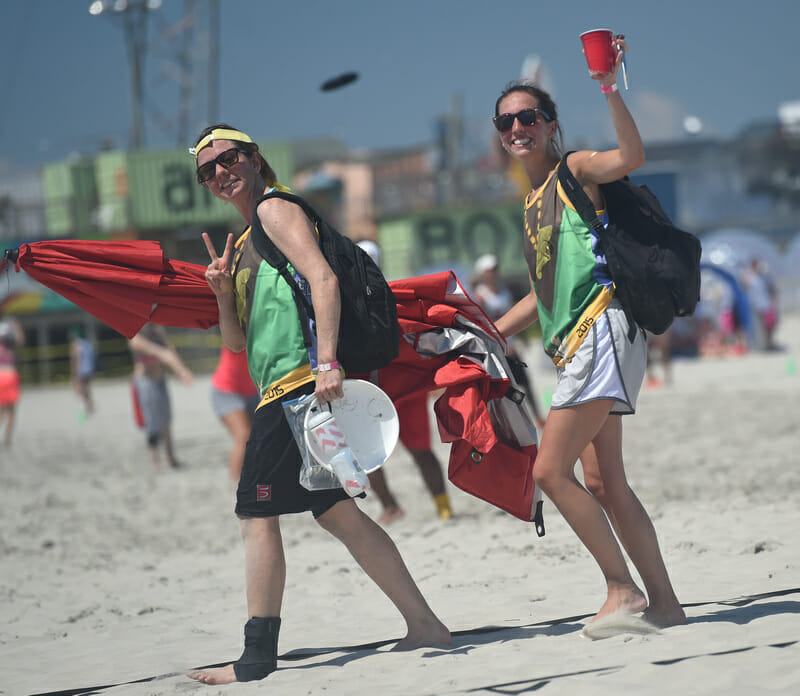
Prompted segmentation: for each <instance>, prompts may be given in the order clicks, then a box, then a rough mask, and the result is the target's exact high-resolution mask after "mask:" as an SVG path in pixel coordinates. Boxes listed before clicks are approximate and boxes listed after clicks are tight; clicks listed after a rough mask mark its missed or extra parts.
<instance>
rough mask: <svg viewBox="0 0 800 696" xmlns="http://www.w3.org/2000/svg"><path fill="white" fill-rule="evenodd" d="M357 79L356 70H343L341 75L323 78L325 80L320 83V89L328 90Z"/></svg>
mask: <svg viewBox="0 0 800 696" xmlns="http://www.w3.org/2000/svg"><path fill="white" fill-rule="evenodd" d="M357 79H358V73H357V72H353V71H350V72H345V73H342V74H341V75H336V76H335V77H331V78H330V79H328V80H325V82H323V83H322V84H321V85H320V90H321V91H323V92H330V91H331V90H334V89H339V88H340V87H344V86H346V85H349V84H350V83H351V82H355V81H356V80H357Z"/></svg>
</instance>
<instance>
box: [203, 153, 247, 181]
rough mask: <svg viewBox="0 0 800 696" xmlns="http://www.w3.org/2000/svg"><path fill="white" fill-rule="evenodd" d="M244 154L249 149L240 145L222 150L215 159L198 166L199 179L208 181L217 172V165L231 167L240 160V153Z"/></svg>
mask: <svg viewBox="0 0 800 696" xmlns="http://www.w3.org/2000/svg"><path fill="white" fill-rule="evenodd" d="M240 152H241V153H242V154H243V155H246V154H247V150H244V149H242V148H240V147H232V148H231V149H230V150H225V152H220V153H219V155H217V156H216V157H215V158H214V159H213V160H210V161H208V162H206V163H205V164H201V165H200V166H199V167H198V168H197V180H198V181H199V182H200V183H201V184H204V183H206V181H209V180H210V179H213V178H214V177H215V176H216V174H217V165H218V164H219V165H221V166H223V167H225V169H230V168H231V167H233V166H234V165H235V164H236V163H237V162H238V161H239V153H240Z"/></svg>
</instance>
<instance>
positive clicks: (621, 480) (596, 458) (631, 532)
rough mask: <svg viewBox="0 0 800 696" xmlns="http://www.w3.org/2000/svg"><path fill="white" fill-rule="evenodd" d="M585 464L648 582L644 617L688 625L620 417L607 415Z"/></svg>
mask: <svg viewBox="0 0 800 696" xmlns="http://www.w3.org/2000/svg"><path fill="white" fill-rule="evenodd" d="M581 464H582V466H583V471H584V482H585V483H586V487H587V488H588V489H589V491H590V492H591V493H592V495H594V497H595V498H597V500H598V501H599V502H600V504H601V505H602V506H603V509H604V510H605V511H606V513H607V514H608V517H609V519H610V520H611V523H612V525H613V526H614V530H615V531H616V533H617V536H618V537H619V539H620V541H621V542H622V545H623V546H624V548H625V550H626V551H627V552H628V556H630V559H631V561H632V562H633V564H634V566H636V570H638V571H639V575H640V576H641V578H642V581H643V582H644V586H645V590H646V591H647V596H648V599H649V604H648V607H647V610H646V611H645V618H646V619H648V620H649V621H650V622H651V623H653V624H655V625H657V626H661V627H666V626H674V625H676V624H684V623H686V615H685V614H684V611H683V608H682V607H681V605H680V602H678V598H677V597H676V596H675V591H674V590H673V588H672V583H671V582H670V579H669V575H668V573H667V569H666V566H665V564H664V559H663V558H662V556H661V551H660V549H659V545H658V537H657V536H656V530H655V528H654V527H653V523H652V521H651V520H650V517H649V515H648V514H647V511H646V510H645V509H644V506H643V505H642V504H641V502H640V501H639V499H638V498H637V497H636V494H635V493H634V492H633V490H631V488H630V486H629V485H628V481H627V478H626V476H625V468H624V466H623V461H622V418H621V417H620V416H610V417H609V418H608V420H607V421H606V424H605V425H604V426H603V427H602V428H601V430H600V432H599V433H598V434H597V435H596V436H595V437H594V439H593V440H592V442H591V443H590V444H589V445H588V447H587V448H586V449H585V450H584V452H583V453H581Z"/></svg>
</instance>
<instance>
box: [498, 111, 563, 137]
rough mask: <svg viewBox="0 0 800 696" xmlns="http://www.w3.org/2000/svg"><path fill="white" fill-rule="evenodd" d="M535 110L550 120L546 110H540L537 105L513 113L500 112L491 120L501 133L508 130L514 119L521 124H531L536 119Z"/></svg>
mask: <svg viewBox="0 0 800 696" xmlns="http://www.w3.org/2000/svg"><path fill="white" fill-rule="evenodd" d="M537 111H538V112H539V113H540V114H541V115H542V116H543V117H544V119H545V120H547V121H549V120H550V117H549V116H548V115H547V112H545V111H542V110H541V109H540V108H539V107H538V106H537V107H536V108H534V109H523V110H522V111H517V113H515V114H500V115H499V116H495V117H494V118H493V119H492V122H493V123H494V127H495V128H497V130H499V131H500V132H501V133H506V132H508V131H510V130H511V127H512V126H513V125H514V119H516V120H518V121H519V122H520V123H521V124H522V125H523V126H532V125H533V124H534V123H536V121H537V119H538V117H537V116H536V112H537Z"/></svg>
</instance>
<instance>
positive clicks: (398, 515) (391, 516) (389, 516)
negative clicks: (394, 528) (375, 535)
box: [378, 507, 406, 525]
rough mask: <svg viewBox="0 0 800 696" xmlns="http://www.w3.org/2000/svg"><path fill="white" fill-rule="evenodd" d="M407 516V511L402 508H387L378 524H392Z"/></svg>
mask: <svg viewBox="0 0 800 696" xmlns="http://www.w3.org/2000/svg"><path fill="white" fill-rule="evenodd" d="M405 516H406V511H405V510H403V508H401V507H391V508H386V509H385V510H384V511H383V513H382V514H381V516H380V517H379V518H378V524H383V525H387V524H391V523H392V522H396V521H397V520H399V519H402V518H403V517H405Z"/></svg>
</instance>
